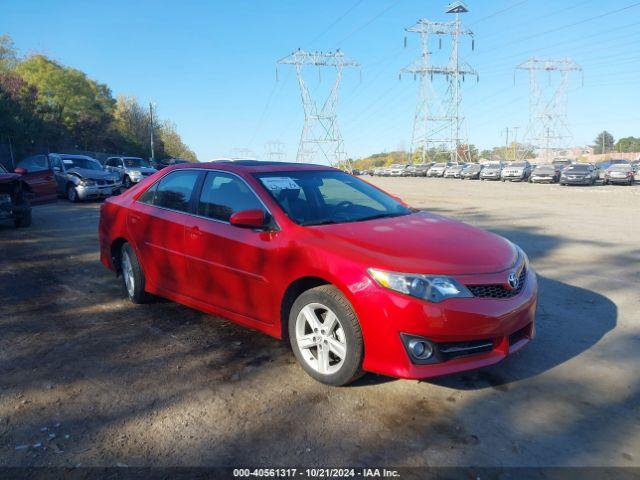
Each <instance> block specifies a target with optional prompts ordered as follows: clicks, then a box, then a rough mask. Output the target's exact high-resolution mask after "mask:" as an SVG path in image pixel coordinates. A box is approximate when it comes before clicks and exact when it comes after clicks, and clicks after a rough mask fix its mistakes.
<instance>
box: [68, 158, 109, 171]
mask: <svg viewBox="0 0 640 480" xmlns="http://www.w3.org/2000/svg"><path fill="white" fill-rule="evenodd" d="M62 162H63V163H64V168H66V169H67V170H70V169H72V168H84V169H86V170H102V165H100V163H99V162H98V161H97V160H91V159H90V158H69V157H64V158H63V159H62Z"/></svg>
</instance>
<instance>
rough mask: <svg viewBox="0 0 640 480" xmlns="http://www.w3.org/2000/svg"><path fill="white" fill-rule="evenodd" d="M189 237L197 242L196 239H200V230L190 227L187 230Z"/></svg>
mask: <svg viewBox="0 0 640 480" xmlns="http://www.w3.org/2000/svg"><path fill="white" fill-rule="evenodd" d="M189 235H190V236H191V238H192V239H194V240H197V239H198V238H200V237H201V236H202V232H201V231H200V229H199V228H198V227H192V228H191V229H190V230H189Z"/></svg>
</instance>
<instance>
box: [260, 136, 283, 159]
mask: <svg viewBox="0 0 640 480" xmlns="http://www.w3.org/2000/svg"><path fill="white" fill-rule="evenodd" d="M264 147H265V150H266V151H267V160H270V161H274V162H282V161H283V160H284V156H285V154H284V143H282V142H280V141H277V140H271V141H269V142H267V143H265V145H264Z"/></svg>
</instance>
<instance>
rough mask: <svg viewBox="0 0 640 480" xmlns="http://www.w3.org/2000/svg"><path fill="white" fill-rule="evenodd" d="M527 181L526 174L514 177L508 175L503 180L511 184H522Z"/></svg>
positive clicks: (503, 176)
mask: <svg viewBox="0 0 640 480" xmlns="http://www.w3.org/2000/svg"><path fill="white" fill-rule="evenodd" d="M525 179H526V176H525V175H524V174H519V175H514V174H506V175H504V174H503V175H502V180H508V181H510V182H522V181H523V180H525Z"/></svg>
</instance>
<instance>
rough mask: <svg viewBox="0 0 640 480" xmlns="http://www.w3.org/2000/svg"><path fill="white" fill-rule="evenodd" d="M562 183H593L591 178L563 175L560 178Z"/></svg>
mask: <svg viewBox="0 0 640 480" xmlns="http://www.w3.org/2000/svg"><path fill="white" fill-rule="evenodd" d="M560 181H561V182H562V183H566V184H567V185H591V184H592V183H593V179H592V178H591V177H589V178H584V177H581V178H566V177H563V178H561V179H560Z"/></svg>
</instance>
